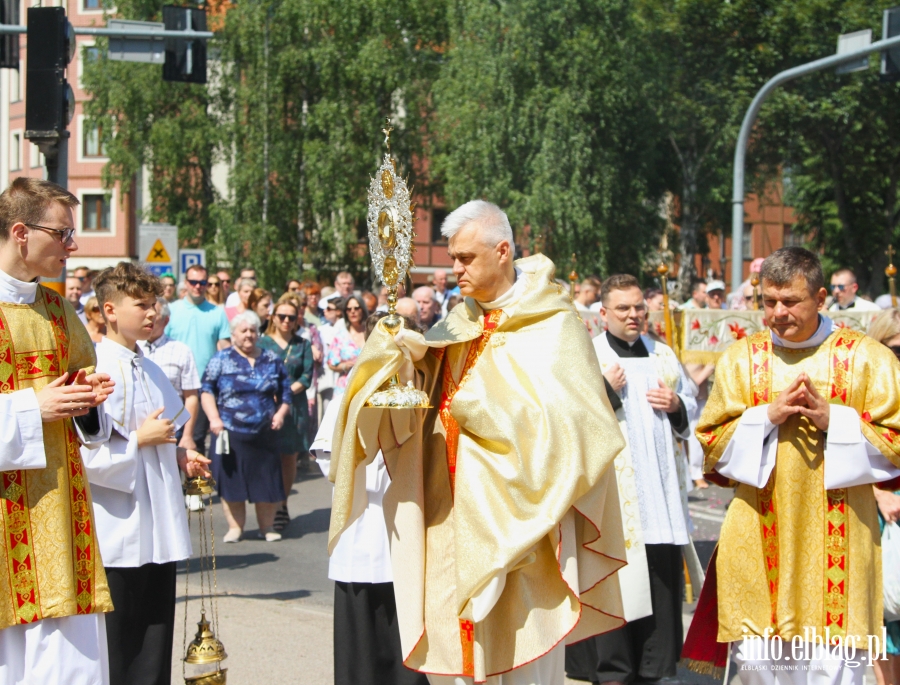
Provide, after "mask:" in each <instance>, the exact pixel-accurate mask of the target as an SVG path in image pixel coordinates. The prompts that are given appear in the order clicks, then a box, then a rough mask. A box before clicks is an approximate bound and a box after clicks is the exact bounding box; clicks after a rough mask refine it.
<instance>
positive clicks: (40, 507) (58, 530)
mask: <svg viewBox="0 0 900 685" xmlns="http://www.w3.org/2000/svg"><path fill="white" fill-rule="evenodd" d="M77 204H78V200H77V199H76V198H75V197H74V196H73V195H71V194H70V193H69V192H67V191H66V190H64V189H63V188H60V187H59V186H57V185H55V184H52V183H48V182H46V181H41V180H38V179H27V178H18V179H16V180H15V181H13V182H12V184H11V185H10V187H9V188H8V189H7V190H5V191H4V192H3V193H2V195H0V412H2V413H3V420H2V424H0V426H2V429H0V558H2V561H3V563H2V569H0V584H2V586H3V588H4V591H3V592H2V593H0V683H48V684H49V683H60V684H62V683H65V685H104V684H105V683H107V682H108V673H107V670H108V669H107V667H106V663H107V655H106V632H105V620H104V614H103V612H107V611H111V610H112V603H111V602H110V598H109V589H108V587H107V583H106V576H105V574H104V571H103V562H102V561H101V559H100V551H99V547H98V546H97V536H96V533H95V530H94V524H93V520H94V519H93V511H92V506H91V496H90V490H89V487H88V482H87V478H86V477H85V473H84V467H83V465H82V462H81V454H80V452H79V436H81V438H82V439H86V435H87V434H88V433H89V432H90V428H88V427H87V426H89V425H90V424H89V422H88V423H86V424H85V428H81V427H79V426H76V425H75V423H74V421H73V419H74V418H76V417H84V416H85V415H86V414H88V412H89V411H90V410H91V409H92V408H93V407H96V406H97V405H98V404H100V403H101V402H102V401H104V400H105V399H106V396H107V395H108V393H109V392H110V390H111V387H110V386H109V384H108V380H109V376H106V375H103V374H96V373H94V365H95V363H96V358H95V356H94V347H93V344H92V343H91V339H90V337H89V336H88V333H87V331H86V330H85V328H84V326H83V324H82V323H81V321H80V320H79V319H78V315H77V314H76V313H75V310H74V309H73V308H72V305H71V304H69V302H68V301H67V300H66V299H65V298H63V297H62V296H61V295H60V294H58V293H56V292H54V291H53V290H50V289H49V288H46V287H44V286H42V285H39V284H38V282H37V279H38V277H39V276H45V277H53V276H58V275H59V273H60V272H61V271H62V269H63V267H64V265H65V260H66V258H67V257H68V256H69V255H70V254H71V253H72V252H74V251H75V250H76V249H78V247H77V245H76V244H75V242H74V240H73V239H72V234H73V233H74V231H75V229H74V228H72V226H73V223H74V217H73V213H72V208H73V207H75V206H76V205H77Z"/></svg>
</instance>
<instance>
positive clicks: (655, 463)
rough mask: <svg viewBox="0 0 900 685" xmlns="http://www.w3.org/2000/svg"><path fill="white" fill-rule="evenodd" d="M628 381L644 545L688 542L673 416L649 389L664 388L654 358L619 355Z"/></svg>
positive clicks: (624, 399) (627, 411)
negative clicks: (651, 398)
mask: <svg viewBox="0 0 900 685" xmlns="http://www.w3.org/2000/svg"><path fill="white" fill-rule="evenodd" d="M619 365H620V366H621V367H622V370H623V371H624V372H625V378H626V379H627V382H626V383H625V387H624V388H622V405H623V406H624V408H625V422H626V424H627V425H628V445H629V449H630V451H631V463H632V467H633V468H634V482H635V486H636V487H637V493H638V503H639V506H640V510H641V528H642V529H643V532H644V544H647V545H665V544H668V545H686V544H687V543H688V539H689V535H688V529H687V524H686V517H685V514H684V510H685V508H686V506H687V502H686V501H684V500H683V497H684V488H683V487H681V482H682V478H681V473H680V469H679V468H678V466H679V465H678V463H677V462H676V459H675V441H674V438H673V436H672V426H671V424H670V423H669V419H668V417H667V416H666V415H665V414H664V413H663V412H662V411H658V410H656V409H654V408H653V407H651V406H650V403H649V402H648V401H647V391H648V390H656V389H658V388H659V378H660V375H659V371H658V369H657V364H656V360H655V359H653V358H652V357H644V358H633V359H619Z"/></svg>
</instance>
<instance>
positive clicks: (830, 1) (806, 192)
mask: <svg viewBox="0 0 900 685" xmlns="http://www.w3.org/2000/svg"><path fill="white" fill-rule="evenodd" d="M893 4H895V3H893V2H888V1H886V0H880V1H878V2H870V1H861V0H852V1H844V0H841V1H838V0H798V1H796V2H792V3H790V5H789V6H783V7H780V8H779V10H778V11H777V12H776V13H775V14H774V16H773V17H772V21H771V30H770V36H771V38H770V41H771V44H772V45H773V46H775V47H776V49H778V50H779V51H780V53H781V60H782V62H783V64H784V65H786V66H792V65H794V64H798V63H802V62H806V61H810V60H812V59H815V58H817V57H821V56H823V55H827V54H829V53H830V52H833V51H834V45H835V42H836V37H837V36H838V35H839V34H841V33H848V32H850V31H856V30H860V29H864V28H871V29H872V30H873V37H874V39H875V40H877V39H878V38H879V37H880V35H881V14H882V10H883V9H885V8H887V7H890V6H892V5H893ZM878 61H879V60H878V56H873V57H872V58H871V66H870V68H869V69H868V71H864V72H856V73H853V74H843V75H838V74H836V73H835V72H834V71H833V70H828V71H823V72H819V73H817V74H814V75H810V76H805V77H803V78H801V79H798V80H796V81H794V82H792V83H790V84H788V85H787V86H785V87H784V88H783V89H782V90H781V91H780V92H778V93H777V94H776V95H775V96H774V97H773V99H772V101H771V103H770V104H769V105H767V106H766V107H764V108H763V110H762V112H761V114H760V123H759V136H758V137H757V140H756V148H757V154H758V155H759V156H760V158H761V160H762V161H763V162H764V163H765V164H767V165H768V170H769V172H770V174H772V173H776V172H777V170H778V168H779V167H780V166H781V165H784V166H785V168H786V169H787V172H786V176H787V184H786V185H787V187H786V195H785V200H786V202H788V203H790V204H793V205H794V206H795V208H796V210H797V212H798V218H799V221H798V224H797V232H798V233H799V234H801V235H803V236H806V237H807V239H808V242H809V243H810V245H811V246H812V247H814V248H816V249H818V250H822V251H823V253H824V258H825V266H826V269H827V270H834V269H837V268H839V267H842V266H849V267H850V268H852V269H853V270H854V271H856V273H857V276H858V279H859V283H860V288H861V290H862V291H864V292H868V293H869V294H870V295H872V296H877V295H880V294H881V293H883V292H885V291H886V290H887V285H886V283H885V278H884V267H885V266H886V265H887V257H886V256H885V254H884V251H885V249H886V247H887V245H889V244H892V243H893V244H894V245H897V241H898V238H900V227H898V219H900V196H898V184H900V85H898V84H897V83H883V82H881V81H880V79H879V75H878ZM783 68H785V67H783Z"/></svg>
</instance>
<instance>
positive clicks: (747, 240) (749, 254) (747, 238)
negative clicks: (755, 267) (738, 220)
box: [741, 224, 753, 262]
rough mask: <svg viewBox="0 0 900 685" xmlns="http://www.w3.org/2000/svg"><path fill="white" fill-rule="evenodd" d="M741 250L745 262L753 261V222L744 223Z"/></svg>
mask: <svg viewBox="0 0 900 685" xmlns="http://www.w3.org/2000/svg"><path fill="white" fill-rule="evenodd" d="M741 252H742V253H743V255H744V261H745V262H749V261H753V224H744V236H743V240H742V241H741Z"/></svg>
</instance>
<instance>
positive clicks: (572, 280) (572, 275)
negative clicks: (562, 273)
mask: <svg viewBox="0 0 900 685" xmlns="http://www.w3.org/2000/svg"><path fill="white" fill-rule="evenodd" d="M575 264H576V259H575V253H574V252H573V253H572V270H571V271H570V272H569V297H571V298H572V301H573V302H574V301H575V284H576V283H577V282H578V272H577V271H575Z"/></svg>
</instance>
